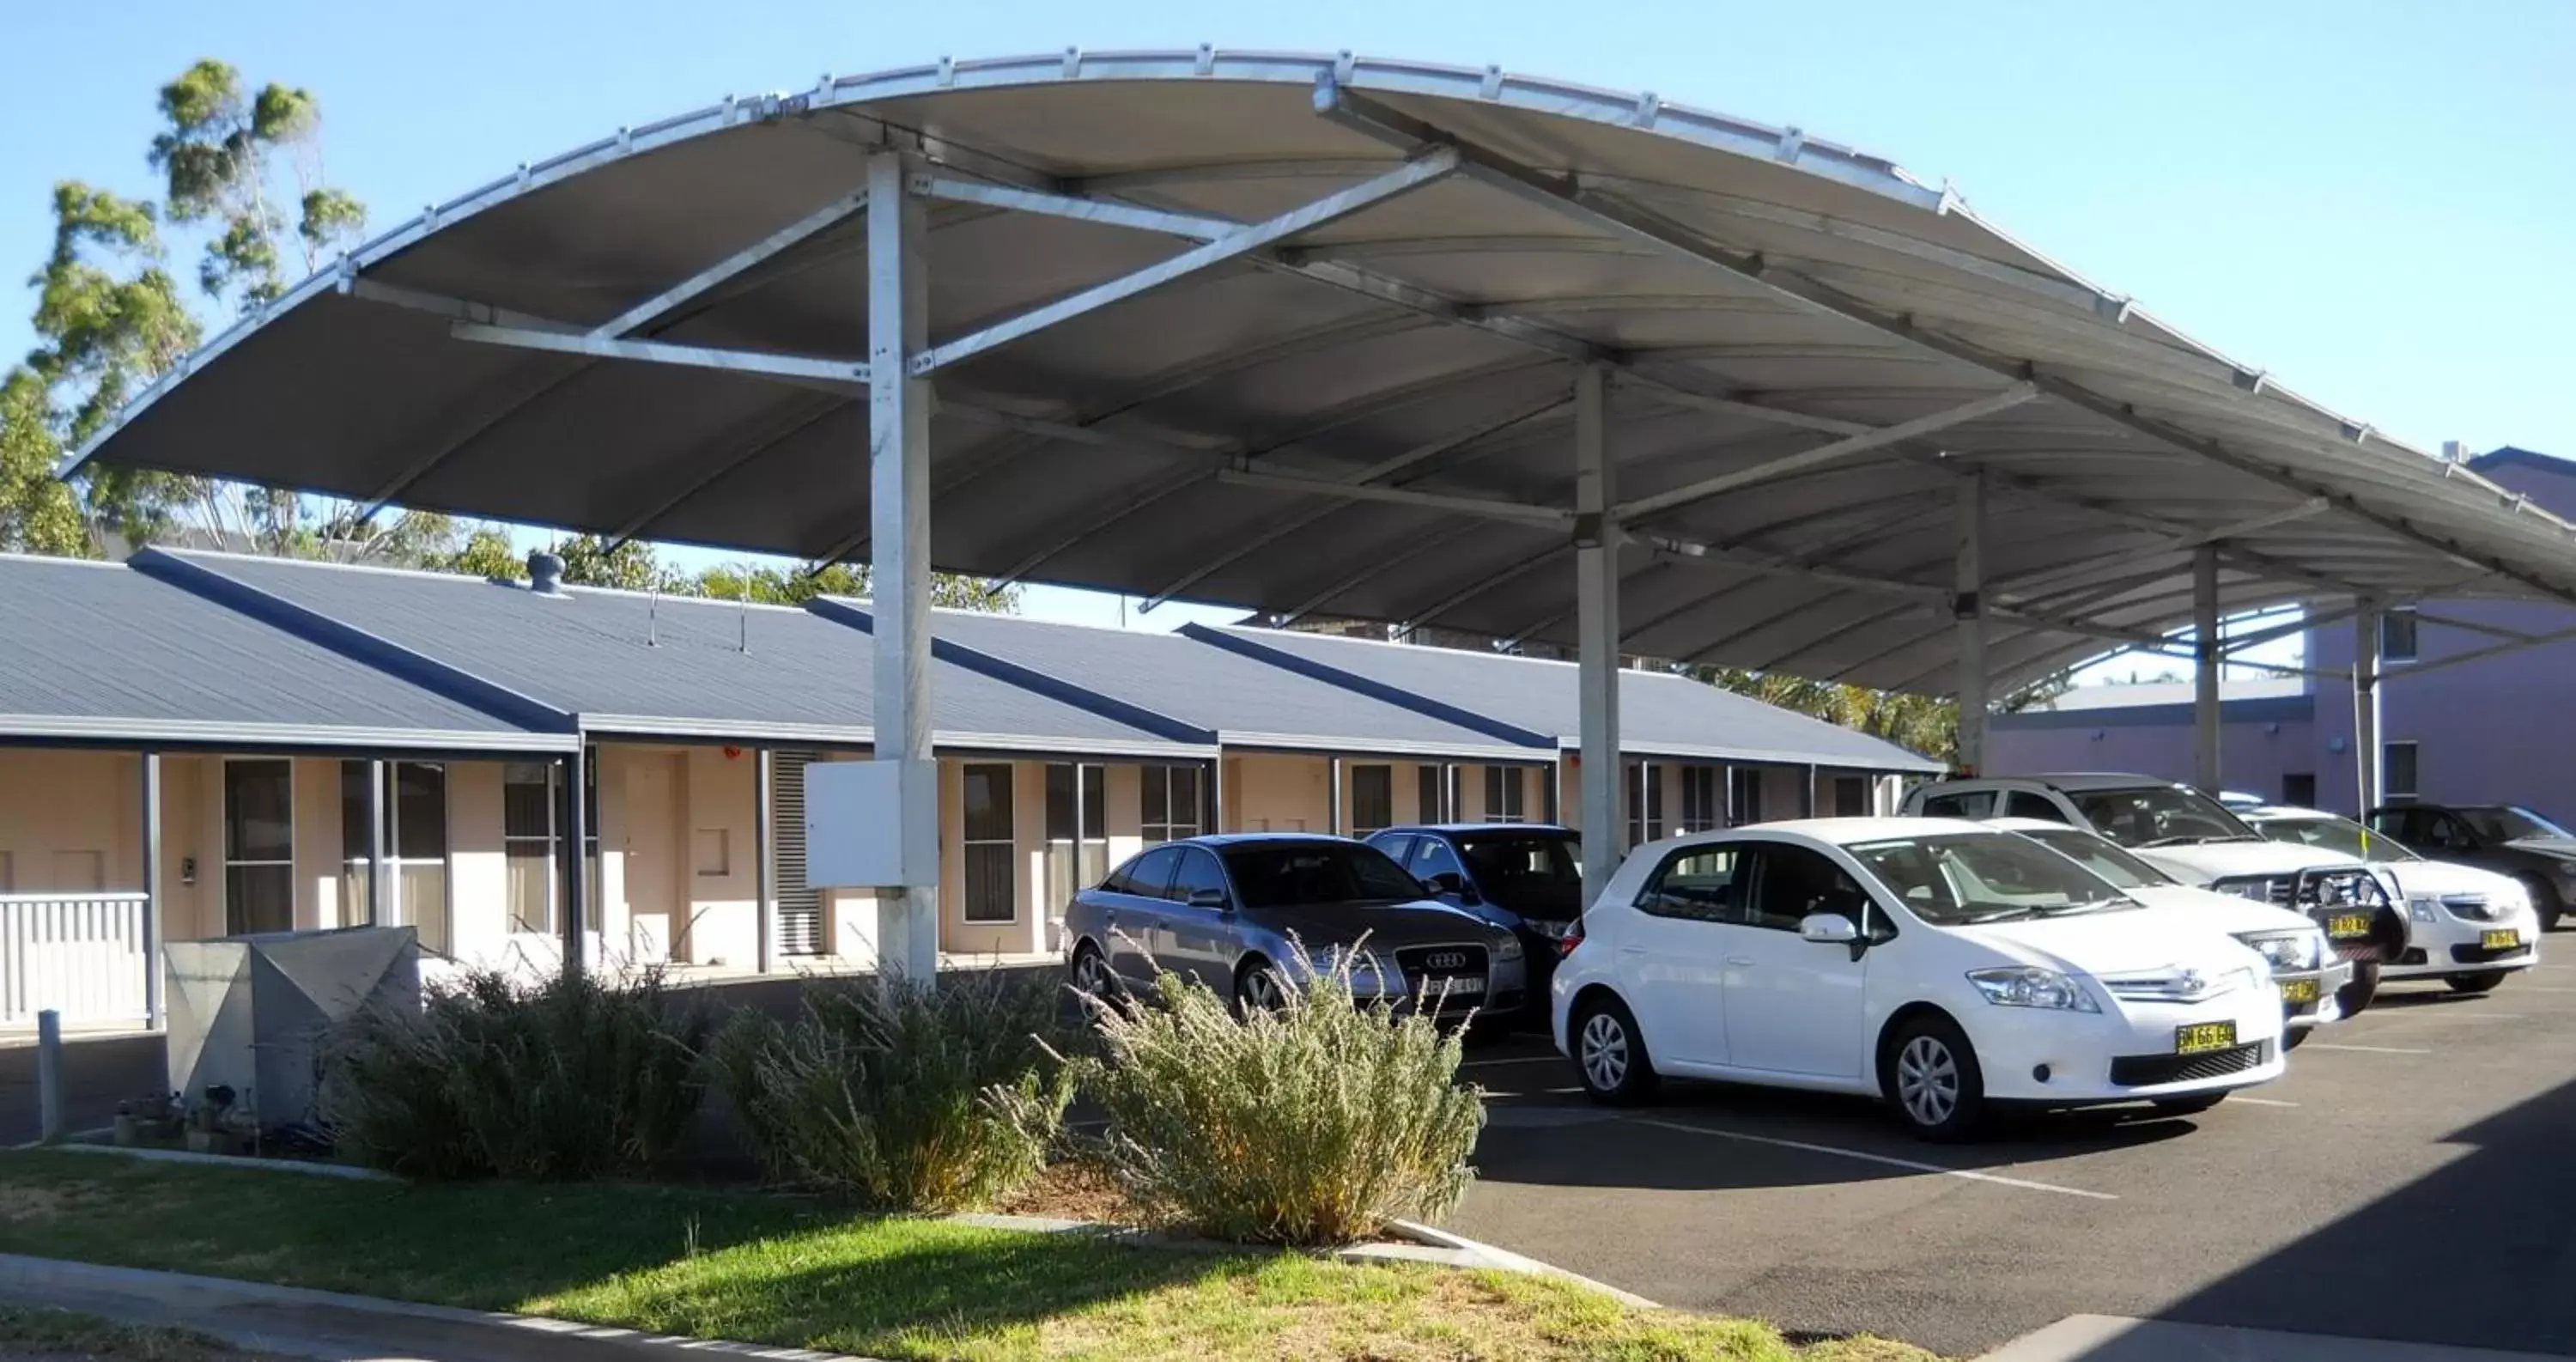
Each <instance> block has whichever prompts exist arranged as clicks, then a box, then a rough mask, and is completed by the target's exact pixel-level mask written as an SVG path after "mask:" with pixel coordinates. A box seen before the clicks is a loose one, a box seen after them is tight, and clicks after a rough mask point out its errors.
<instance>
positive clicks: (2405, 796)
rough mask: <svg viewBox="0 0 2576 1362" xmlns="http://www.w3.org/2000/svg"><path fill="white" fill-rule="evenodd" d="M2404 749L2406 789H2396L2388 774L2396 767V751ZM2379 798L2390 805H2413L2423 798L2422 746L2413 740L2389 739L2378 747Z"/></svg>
mask: <svg viewBox="0 0 2576 1362" xmlns="http://www.w3.org/2000/svg"><path fill="white" fill-rule="evenodd" d="M2401 747H2402V748H2404V749H2406V788H2405V789H2403V790H2400V789H2398V788H2396V782H2394V781H2392V780H2391V779H2389V773H2390V772H2391V771H2394V770H2395V769H2396V767H2397V762H2396V756H2397V749H2399V748H2401ZM2379 797H2380V799H2381V800H2382V801H2383V802H2386V803H2390V804H2413V803H2416V802H2418V801H2420V800H2421V799H2423V797H2424V750H2423V744H2422V743H2421V742H2420V741H2419V740H2417V739H2414V738H2391V739H2388V740H2387V741H2384V742H2382V743H2380V745H2379Z"/></svg>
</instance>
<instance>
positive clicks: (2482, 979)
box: [2442, 970, 2504, 993]
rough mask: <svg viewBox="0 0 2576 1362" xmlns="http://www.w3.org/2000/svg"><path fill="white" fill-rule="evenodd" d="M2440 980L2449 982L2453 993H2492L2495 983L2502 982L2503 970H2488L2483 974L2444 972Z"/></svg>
mask: <svg viewBox="0 0 2576 1362" xmlns="http://www.w3.org/2000/svg"><path fill="white" fill-rule="evenodd" d="M2442 982H2443V983H2446V984H2449V985H2450V986H2451V991H2452V992H2453V993H2493V992H2495V990H2496V985H2498V984H2501V983H2503V982H2504V971H2503V970H2489V971H2487V972H2486V973H2483V974H2446V975H2443V976H2442Z"/></svg>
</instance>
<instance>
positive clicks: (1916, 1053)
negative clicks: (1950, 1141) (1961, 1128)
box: [1896, 1036, 1959, 1126]
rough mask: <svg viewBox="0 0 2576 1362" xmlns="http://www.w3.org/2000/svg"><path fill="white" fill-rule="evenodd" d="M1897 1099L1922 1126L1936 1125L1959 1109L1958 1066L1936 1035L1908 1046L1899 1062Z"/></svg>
mask: <svg viewBox="0 0 2576 1362" xmlns="http://www.w3.org/2000/svg"><path fill="white" fill-rule="evenodd" d="M1896 1098H1897V1101H1898V1102H1900V1103H1902V1104H1903V1105H1904V1107H1905V1112H1906V1114H1907V1115H1909V1116H1911V1117H1913V1118H1914V1120H1915V1122H1916V1123H1917V1124H1920V1125H1926V1126H1937V1125H1939V1124H1941V1123H1942V1122H1944V1121H1947V1120H1949V1119H1950V1113H1952V1112H1954V1111H1956V1110H1958V1109H1959V1063H1958V1061H1957V1060H1955V1059H1953V1058H1951V1055H1950V1047H1949V1046H1947V1045H1944V1044H1942V1043H1941V1042H1940V1040H1939V1039H1938V1038H1936V1037H1933V1036H1916V1037H1915V1038H1914V1039H1912V1040H1910V1041H1907V1042H1906V1043H1905V1050H1904V1052H1903V1053H1902V1054H1900V1055H1899V1056H1897V1060H1896Z"/></svg>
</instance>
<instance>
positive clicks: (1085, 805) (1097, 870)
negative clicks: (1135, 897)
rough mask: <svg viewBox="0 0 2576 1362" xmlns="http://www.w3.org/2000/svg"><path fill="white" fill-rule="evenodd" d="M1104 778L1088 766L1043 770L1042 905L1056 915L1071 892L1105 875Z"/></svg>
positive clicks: (1094, 766) (1106, 785)
mask: <svg viewBox="0 0 2576 1362" xmlns="http://www.w3.org/2000/svg"><path fill="white" fill-rule="evenodd" d="M1108 805H1109V773H1108V768H1106V767H1104V766H1100V765H1098V764H1096V763H1092V762H1080V763H1076V762H1057V763H1054V764H1052V765H1050V766H1048V767H1047V768H1046V826H1047V901H1048V902H1049V903H1050V904H1053V905H1054V908H1053V910H1052V911H1055V912H1057V913H1061V912H1062V911H1063V908H1064V905H1065V903H1067V902H1068V901H1070V900H1071V899H1072V898H1073V895H1074V891H1075V890H1077V889H1080V888H1082V887H1083V886H1085V885H1092V884H1098V883H1100V882H1101V881H1102V880H1103V879H1105V878H1107V877H1108V874H1109V833H1108V828H1109V814H1108Z"/></svg>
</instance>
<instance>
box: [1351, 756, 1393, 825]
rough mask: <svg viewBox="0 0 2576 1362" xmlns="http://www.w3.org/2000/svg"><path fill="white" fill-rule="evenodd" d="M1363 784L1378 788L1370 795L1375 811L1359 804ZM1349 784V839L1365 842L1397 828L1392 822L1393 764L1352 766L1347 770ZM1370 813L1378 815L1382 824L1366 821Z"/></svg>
mask: <svg viewBox="0 0 2576 1362" xmlns="http://www.w3.org/2000/svg"><path fill="white" fill-rule="evenodd" d="M1364 780H1366V781H1369V782H1370V783H1373V784H1375V785H1376V786H1377V787H1378V788H1377V789H1376V790H1375V791H1373V792H1371V793H1372V794H1373V795H1374V798H1375V803H1376V807H1375V808H1374V809H1372V808H1370V807H1369V806H1368V803H1367V802H1365V801H1363V800H1362V799H1361V797H1360V796H1361V784H1362V782H1363V781H1364ZM1350 781H1351V790H1350V796H1351V804H1350V820H1351V834H1352V835H1353V836H1355V837H1358V838H1360V839H1361V840H1363V841H1366V840H1367V839H1368V838H1370V837H1373V836H1375V835H1377V834H1378V833H1381V832H1384V831H1386V830H1387V829H1388V828H1392V827H1395V826H1397V824H1396V821H1395V764H1394V763H1392V762H1369V763H1366V764H1358V765H1353V766H1352V767H1351V769H1350ZM1370 813H1376V814H1378V815H1381V816H1382V817H1384V819H1385V820H1386V821H1384V822H1382V823H1376V824H1371V823H1370V822H1369V821H1368V818H1367V815H1368V814H1370Z"/></svg>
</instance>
